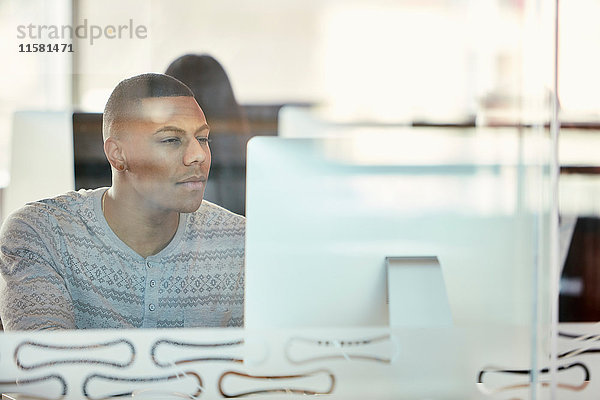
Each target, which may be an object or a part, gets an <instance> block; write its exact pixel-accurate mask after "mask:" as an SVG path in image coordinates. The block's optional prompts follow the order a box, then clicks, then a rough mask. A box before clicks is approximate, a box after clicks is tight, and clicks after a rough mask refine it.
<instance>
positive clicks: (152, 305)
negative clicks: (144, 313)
mask: <svg viewBox="0 0 600 400" xmlns="http://www.w3.org/2000/svg"><path fill="white" fill-rule="evenodd" d="M148 309H149V310H150V311H154V310H155V309H156V307H154V304H150V305H149V306H148Z"/></svg>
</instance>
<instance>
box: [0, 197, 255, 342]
mask: <svg viewBox="0 0 600 400" xmlns="http://www.w3.org/2000/svg"><path fill="white" fill-rule="evenodd" d="M105 190H106V188H101V189H96V190H80V191H78V192H69V193H67V194H65V195H62V196H58V197H55V198H52V199H46V200H41V201H38V202H34V203H29V204H27V205H26V206H25V207H23V208H22V209H20V210H19V211H17V212H15V213H13V214H12V215H11V216H10V217H9V218H8V219H7V220H6V221H5V223H4V224H3V226H2V230H1V231H0V274H1V276H2V278H3V279H0V318H2V322H3V323H4V329H6V330H18V329H70V328H162V327H164V328H171V327H221V326H242V325H243V318H244V316H243V306H244V237H245V219H244V218H243V217H241V216H239V215H236V214H233V213H231V212H229V211H227V210H225V209H223V208H221V207H219V206H216V205H214V204H212V203H210V202H207V201H203V202H202V205H201V206H200V208H199V209H198V211H196V212H194V213H190V214H181V216H180V220H179V227H178V229H177V232H176V234H175V236H174V237H173V239H172V240H171V242H170V243H169V244H168V245H167V246H166V247H165V248H164V249H163V250H161V251H160V252H159V253H157V254H155V255H152V256H149V257H147V258H143V257H141V256H140V255H139V254H137V253H136V252H134V251H133V250H132V249H131V248H129V247H128V246H127V245H126V244H125V243H124V242H122V241H121V240H120V239H119V238H118V237H117V236H116V235H115V233H114V232H113V231H112V230H111V229H110V227H109V226H108V223H107V222H106V220H105V219H104V215H103V213H102V209H101V204H100V203H101V197H102V194H103V193H104V191H105Z"/></svg>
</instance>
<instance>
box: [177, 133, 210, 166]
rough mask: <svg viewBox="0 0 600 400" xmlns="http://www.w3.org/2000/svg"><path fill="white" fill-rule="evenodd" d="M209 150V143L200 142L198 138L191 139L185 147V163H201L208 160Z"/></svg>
mask: <svg viewBox="0 0 600 400" xmlns="http://www.w3.org/2000/svg"><path fill="white" fill-rule="evenodd" d="M207 152H208V144H204V143H200V142H198V140H196V139H193V140H190V142H189V143H188V144H187V146H186V149H185V154H184V156H183V163H184V164H185V165H191V164H193V163H195V162H196V163H199V164H201V163H203V162H204V161H205V160H206V157H207V154H206V153H207Z"/></svg>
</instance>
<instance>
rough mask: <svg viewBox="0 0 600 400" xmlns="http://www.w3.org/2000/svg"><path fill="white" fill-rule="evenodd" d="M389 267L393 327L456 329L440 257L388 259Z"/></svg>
mask: <svg viewBox="0 0 600 400" xmlns="http://www.w3.org/2000/svg"><path fill="white" fill-rule="evenodd" d="M386 267H387V289H388V293H387V294H388V296H387V298H388V310H389V322H390V327H411V328H418V327H449V326H452V312H451V310H450V304H449V302H448V294H447V292H446V285H445V284H444V276H443V274H442V268H441V266H440V263H439V261H438V258H437V257H435V256H419V257H386Z"/></svg>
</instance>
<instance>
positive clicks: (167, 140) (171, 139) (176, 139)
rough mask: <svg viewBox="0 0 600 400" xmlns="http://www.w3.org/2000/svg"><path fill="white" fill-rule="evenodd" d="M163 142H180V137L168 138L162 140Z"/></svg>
mask: <svg viewBox="0 0 600 400" xmlns="http://www.w3.org/2000/svg"><path fill="white" fill-rule="evenodd" d="M161 143H179V139H178V138H167V139H163V140H161Z"/></svg>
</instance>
